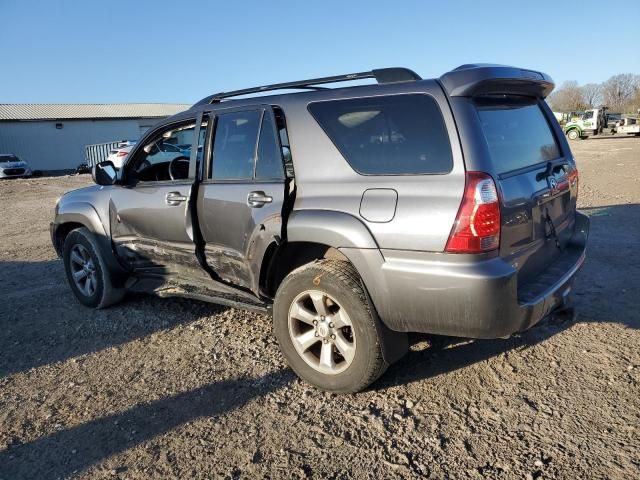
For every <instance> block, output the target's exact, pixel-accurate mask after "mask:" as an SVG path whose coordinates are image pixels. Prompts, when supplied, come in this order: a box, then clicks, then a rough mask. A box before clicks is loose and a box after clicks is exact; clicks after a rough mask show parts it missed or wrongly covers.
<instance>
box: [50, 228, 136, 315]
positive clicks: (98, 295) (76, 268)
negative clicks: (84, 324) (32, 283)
mask: <svg viewBox="0 0 640 480" xmlns="http://www.w3.org/2000/svg"><path fill="white" fill-rule="evenodd" d="M62 258H63V261H64V268H65V272H66V274H67V280H68V281H69V285H70V287H71V290H72V291H73V294H74V295H75V296H76V298H77V299H78V300H79V301H80V303H82V304H83V305H85V306H87V307H91V308H96V309H100V308H105V307H108V306H109V305H112V304H114V303H116V302H119V301H120V300H122V297H123V296H124V293H125V291H124V289H122V288H116V287H114V286H113V282H112V279H111V276H110V275H109V271H108V269H107V268H106V264H105V261H104V259H103V257H102V253H101V252H100V248H99V247H98V244H97V243H96V241H95V237H94V236H93V235H92V234H91V232H89V230H87V229H86V228H77V229H75V230H72V231H71V232H70V233H69V234H68V235H67V238H66V239H65V241H64V248H63V254H62Z"/></svg>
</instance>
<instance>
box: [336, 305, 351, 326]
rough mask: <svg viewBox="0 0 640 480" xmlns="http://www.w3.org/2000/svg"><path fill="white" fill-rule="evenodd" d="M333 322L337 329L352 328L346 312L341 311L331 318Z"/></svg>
mask: <svg viewBox="0 0 640 480" xmlns="http://www.w3.org/2000/svg"><path fill="white" fill-rule="evenodd" d="M331 320H332V321H333V324H334V325H335V328H343V327H351V326H352V325H351V319H350V318H349V316H348V315H347V314H346V313H345V312H344V310H342V309H340V310H338V311H337V312H336V313H334V314H333V315H332V316H331Z"/></svg>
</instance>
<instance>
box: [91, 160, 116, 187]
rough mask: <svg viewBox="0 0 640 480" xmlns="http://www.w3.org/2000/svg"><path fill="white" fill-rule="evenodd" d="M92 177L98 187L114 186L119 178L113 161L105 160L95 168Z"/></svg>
mask: <svg viewBox="0 0 640 480" xmlns="http://www.w3.org/2000/svg"><path fill="white" fill-rule="evenodd" d="M91 176H92V177H93V181H94V182H96V183H97V184H98V185H113V184H114V183H116V180H117V178H118V171H117V170H116V167H115V166H114V165H113V162H112V161H111V160H105V161H103V162H100V163H96V164H95V165H94V166H93V168H92V169H91Z"/></svg>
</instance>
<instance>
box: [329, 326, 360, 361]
mask: <svg viewBox="0 0 640 480" xmlns="http://www.w3.org/2000/svg"><path fill="white" fill-rule="evenodd" d="M334 345H335V346H336V348H337V349H338V351H339V352H340V354H341V355H342V356H343V357H344V359H345V360H346V361H347V363H349V362H351V360H353V357H354V355H355V353H356V349H355V347H354V346H353V344H352V343H351V342H349V341H348V340H347V339H346V338H345V337H344V334H343V333H342V332H341V331H338V332H336V339H335V340H334Z"/></svg>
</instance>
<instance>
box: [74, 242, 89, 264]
mask: <svg viewBox="0 0 640 480" xmlns="http://www.w3.org/2000/svg"><path fill="white" fill-rule="evenodd" d="M77 249H78V252H80V256H81V257H82V259H83V260H84V263H87V262H88V261H89V260H90V259H91V256H90V255H89V252H88V251H87V249H86V248H84V247H83V246H82V245H78V246H77Z"/></svg>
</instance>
